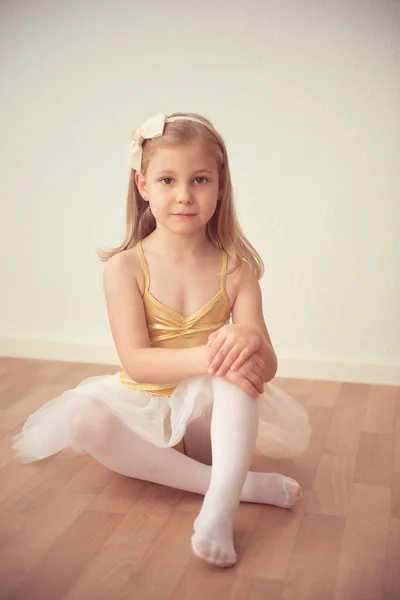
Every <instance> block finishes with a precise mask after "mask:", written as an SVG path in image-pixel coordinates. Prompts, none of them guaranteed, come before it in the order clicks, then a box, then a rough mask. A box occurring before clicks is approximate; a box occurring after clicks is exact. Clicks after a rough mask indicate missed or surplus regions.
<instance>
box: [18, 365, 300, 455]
mask: <svg viewBox="0 0 400 600" xmlns="http://www.w3.org/2000/svg"><path fill="white" fill-rule="evenodd" d="M212 379H213V378H212V377H211V376H209V375H207V376H202V377H195V378H192V379H187V380H185V381H183V382H182V383H180V384H179V385H178V387H177V388H176V389H175V391H174V392H173V393H172V394H171V396H152V395H150V394H149V393H147V392H143V391H138V390H133V389H130V388H129V387H127V386H125V385H123V384H122V383H121V381H120V378H119V374H118V373H116V374H115V375H106V376H100V377H89V378H88V379H85V380H84V381H82V382H81V383H80V384H79V385H78V386H77V387H76V388H75V389H73V390H67V391H65V392H64V393H63V394H61V396H58V397H57V398H55V399H54V400H51V401H50V402H47V403H46V404H44V405H43V406H42V407H41V408H39V409H38V410H37V411H36V412H34V413H33V414H32V415H30V417H29V418H28V419H27V421H26V422H25V425H24V426H23V429H22V432H21V433H20V434H19V435H17V436H16V437H15V438H14V449H15V451H16V453H17V455H18V457H19V458H20V459H21V460H23V461H24V462H30V461H34V460H40V459H43V458H45V457H47V456H50V455H52V454H55V453H57V452H59V451H60V450H63V449H64V448H73V449H74V450H76V451H77V452H79V451H80V449H79V448H77V447H75V446H74V442H73V440H72V439H71V436H70V433H69V429H68V409H69V407H70V406H71V403H74V404H75V403H76V401H77V400H78V399H79V398H82V399H83V398H85V397H89V398H93V399H96V400H98V401H99V402H101V403H102V404H104V406H105V407H106V408H108V409H109V410H110V411H111V412H112V413H113V414H114V415H116V416H117V417H119V418H120V419H121V421H122V422H123V423H124V424H125V425H126V426H127V427H128V428H129V429H131V430H132V431H134V432H135V433H136V434H137V435H138V436H140V437H141V438H142V439H144V440H146V441H148V442H151V443H152V444H154V445H155V446H159V447H161V448H169V447H174V446H176V445H177V444H178V443H179V442H180V441H181V440H182V439H183V437H184V435H185V433H186V429H187V426H188V424H189V423H190V422H191V421H193V420H194V419H197V418H199V417H201V416H202V415H203V414H204V412H205V409H206V407H207V406H208V405H209V404H211V403H212V402H213V386H212ZM230 385H231V384H229V383H228V387H227V393H228V392H229V386H230ZM252 401H254V402H258V404H259V414H260V419H259V427H258V435H257V440H256V444H255V450H254V452H255V454H257V455H259V456H268V457H272V458H286V457H291V456H295V455H297V454H301V453H302V452H304V451H305V450H306V448H307V446H308V444H309V438H310V425H309V419H308V413H307V411H306V409H305V408H304V407H303V406H302V405H301V404H300V403H299V402H297V401H296V400H294V399H293V398H291V397H290V396H289V395H288V394H286V393H285V392H283V391H281V390H279V389H277V388H276V387H274V386H272V385H270V384H267V385H266V386H265V391H264V393H263V394H262V395H261V396H260V397H259V398H258V399H257V400H252Z"/></svg>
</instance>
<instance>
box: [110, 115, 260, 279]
mask: <svg viewBox="0 0 400 600" xmlns="http://www.w3.org/2000/svg"><path fill="white" fill-rule="evenodd" d="M169 116H170V117H177V116H182V117H183V116H185V117H193V118H195V119H199V120H200V121H202V122H204V123H207V124H208V126H209V127H211V128H212V131H210V129H209V128H208V127H207V126H203V125H201V124H200V123H196V122H195V121H189V120H178V121H173V122H171V123H166V125H165V128H164V133H163V135H162V136H161V137H158V138H152V139H148V140H145V141H144V142H143V156H142V170H141V172H142V174H143V175H145V174H146V170H147V168H148V165H149V162H150V160H151V157H152V156H153V154H154V153H155V152H156V150H157V149H159V148H161V147H163V146H171V145H180V144H186V143H188V142H193V141H196V142H198V141H200V142H203V143H205V144H207V146H208V147H209V148H210V149H211V151H213V152H214V153H215V156H216V159H217V165H218V170H219V201H218V203H217V208H216V210H215V212H214V214H213V216H212V218H211V219H210V221H209V222H208V223H207V236H208V238H209V239H210V241H211V242H212V243H213V244H214V245H215V246H216V247H217V248H221V249H223V250H225V251H226V252H227V253H228V255H230V256H231V257H232V258H233V267H232V269H230V271H229V272H230V273H232V272H234V271H236V270H237V269H240V268H241V266H242V264H243V262H247V263H249V264H250V265H251V266H252V267H253V269H254V271H255V273H256V275H257V278H258V279H261V277H262V275H263V273H264V264H263V261H262V258H261V256H260V255H259V254H258V252H257V251H256V249H255V248H254V247H253V246H252V245H251V243H250V242H249V240H248V239H247V238H246V236H245V235H244V233H243V231H242V229H241V227H240V225H239V222H238V219H237V215H236V211H235V206H234V202H233V190H232V181H231V174H230V170H229V161H228V154H227V151H226V146H225V142H224V140H223V139H222V137H221V135H220V134H219V133H218V131H216V129H214V127H213V125H212V124H211V123H210V121H209V120H208V119H206V118H204V117H202V116H201V115H197V114H195V113H173V114H171V115H169ZM135 173H136V171H135V170H133V169H132V171H131V175H130V180H129V188H128V199H127V205H126V232H125V239H124V241H123V242H122V244H121V245H120V246H118V247H117V248H113V249H109V250H101V251H99V253H98V254H99V257H100V259H101V260H102V261H107V260H108V259H109V258H111V257H112V256H113V255H114V254H117V253H118V252H123V251H124V250H127V249H128V248H133V247H134V246H135V245H136V244H137V242H138V241H140V240H143V239H144V238H146V237H147V236H148V235H150V233H152V232H153V231H154V230H155V228H156V220H155V218H154V217H153V215H152V212H151V210H150V205H149V202H146V201H145V200H143V198H142V196H141V195H140V193H139V190H138V188H137V185H136V182H135Z"/></svg>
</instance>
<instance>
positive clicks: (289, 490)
mask: <svg viewBox="0 0 400 600" xmlns="http://www.w3.org/2000/svg"><path fill="white" fill-rule="evenodd" d="M284 486H285V495H286V499H285V502H284V504H283V508H294V507H295V506H296V504H297V503H298V502H299V501H300V500H301V498H302V497H303V494H302V491H301V487H300V485H299V483H298V482H297V481H295V480H294V479H292V478H291V477H285V484H284Z"/></svg>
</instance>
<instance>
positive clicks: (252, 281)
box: [227, 255, 259, 292]
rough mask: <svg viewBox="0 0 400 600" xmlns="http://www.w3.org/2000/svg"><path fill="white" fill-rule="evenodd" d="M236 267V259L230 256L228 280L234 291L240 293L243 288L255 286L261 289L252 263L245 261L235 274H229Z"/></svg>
mask: <svg viewBox="0 0 400 600" xmlns="http://www.w3.org/2000/svg"><path fill="white" fill-rule="evenodd" d="M234 266H235V259H234V257H233V256H231V255H229V256H228V275H227V279H228V280H229V282H230V285H231V287H232V289H234V290H235V291H236V292H238V291H239V289H240V288H242V287H243V286H253V287H259V282H258V278H257V273H256V272H255V270H254V268H253V267H252V266H251V264H250V263H248V262H247V261H245V260H243V261H242V263H241V266H240V268H238V269H236V270H235V271H233V273H229V271H230V270H231V269H233V268H234Z"/></svg>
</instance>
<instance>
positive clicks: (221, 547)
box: [68, 377, 301, 566]
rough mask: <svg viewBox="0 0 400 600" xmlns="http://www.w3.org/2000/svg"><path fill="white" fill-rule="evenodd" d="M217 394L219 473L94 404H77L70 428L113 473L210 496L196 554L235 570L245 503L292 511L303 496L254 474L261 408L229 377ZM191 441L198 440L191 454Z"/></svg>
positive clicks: (287, 482)
mask: <svg viewBox="0 0 400 600" xmlns="http://www.w3.org/2000/svg"><path fill="white" fill-rule="evenodd" d="M213 392H214V404H213V409H212V417H211V427H210V433H211V446H212V467H211V466H209V465H207V464H203V463H202V462H199V461H197V460H194V459H193V458H190V457H189V456H186V455H184V454H181V453H180V452H177V451H176V450H174V449H173V448H158V447H156V446H153V445H152V444H150V443H149V442H146V441H144V440H143V439H141V438H140V437H139V436H138V435H136V434H135V433H134V432H133V431H131V430H130V429H129V428H128V427H127V426H126V425H124V423H123V422H122V421H121V420H120V419H119V418H118V417H116V416H115V415H113V414H112V412H111V411H110V410H109V409H107V408H106V407H105V406H104V405H103V404H102V403H101V402H99V401H97V400H95V399H93V398H88V397H82V398H80V399H79V400H75V401H74V403H73V404H72V406H71V408H70V412H69V423H68V425H69V430H70V434H71V437H72V440H73V442H74V444H76V445H78V446H79V447H81V448H82V449H83V450H85V451H86V452H88V453H89V454H91V455H92V456H93V457H94V458H96V459H97V460H98V461H99V462H101V463H103V464H104V465H105V466H106V467H108V468H109V469H111V470H113V471H116V472H117V473H120V474H122V475H126V476H128V477H134V478H136V479H142V480H145V481H151V482H154V483H158V484H161V485H166V486H169V487H173V488H177V489H181V490H185V491H188V492H195V493H198V494H202V495H205V498H204V502H203V506H202V508H201V511H200V514H199V515H198V517H197V519H196V521H195V525H194V529H195V533H194V535H193V538H192V548H193V552H194V554H195V555H196V556H198V557H200V558H203V559H204V560H206V561H207V562H209V563H212V564H215V565H217V566H230V565H232V564H234V563H235V562H236V555H235V550H234V546H233V521H234V517H235V514H236V512H237V509H238V506H239V502H240V501H242V502H256V503H262V504H274V505H277V506H281V507H283V508H291V507H293V506H294V505H295V504H296V502H297V500H298V498H299V496H300V494H301V492H300V488H299V485H298V484H297V482H295V481H294V480H291V479H289V478H286V477H283V476H282V475H279V474H277V473H255V472H249V466H250V461H251V457H252V453H253V448H254V443H255V438H256V435H257V423H258V408H257V402H255V401H254V399H253V398H251V397H250V396H248V395H247V394H246V393H245V392H244V391H243V390H242V389H241V388H239V387H237V386H234V385H232V384H231V383H229V382H227V381H226V380H224V379H222V378H217V377H214V378H213ZM193 423H194V424H195V423H196V422H193ZM189 432H190V426H189V428H188V434H189ZM188 438H189V435H188ZM189 442H190V438H189V439H188V446H189V448H190V443H189Z"/></svg>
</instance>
